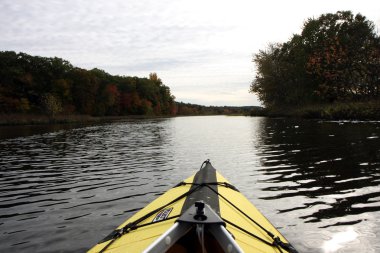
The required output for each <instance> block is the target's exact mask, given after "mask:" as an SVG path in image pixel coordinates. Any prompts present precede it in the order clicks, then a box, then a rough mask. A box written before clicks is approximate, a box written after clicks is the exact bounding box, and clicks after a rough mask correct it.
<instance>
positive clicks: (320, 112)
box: [251, 101, 380, 121]
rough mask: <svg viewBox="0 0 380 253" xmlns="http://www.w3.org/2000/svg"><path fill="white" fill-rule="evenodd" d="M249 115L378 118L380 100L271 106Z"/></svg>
mask: <svg viewBox="0 0 380 253" xmlns="http://www.w3.org/2000/svg"><path fill="white" fill-rule="evenodd" d="M251 116H262V117H288V118H303V119H320V120H360V121H373V120H376V121H378V120H380V101H368V102H347V103H342V102H341V103H334V104H315V105H305V106H298V107H295V106H283V107H272V108H269V109H265V108H264V109H262V110H257V111H252V112H251Z"/></svg>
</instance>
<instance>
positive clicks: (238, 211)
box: [89, 161, 296, 253]
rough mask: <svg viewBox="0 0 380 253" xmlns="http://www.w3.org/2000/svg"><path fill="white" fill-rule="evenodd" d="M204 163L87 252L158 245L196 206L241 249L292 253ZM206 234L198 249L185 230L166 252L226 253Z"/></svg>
mask: <svg viewBox="0 0 380 253" xmlns="http://www.w3.org/2000/svg"><path fill="white" fill-rule="evenodd" d="M203 165H204V166H203ZM203 165H202V167H201V169H200V170H199V171H198V172H197V173H196V174H195V175H193V176H191V177H189V178H187V179H186V180H184V181H183V182H181V183H179V184H178V185H176V186H174V187H173V188H171V189H170V190H168V191H167V192H165V193H164V194H163V195H161V196H160V197H158V198H157V199H156V200H154V201H153V202H151V203H150V204H148V205H147V206H146V207H144V208H143V209H141V210H140V211H139V212H137V213H136V214H134V215H133V216H132V217H130V218H129V219H128V220H127V221H125V222H124V223H123V224H121V225H120V226H119V227H118V228H117V229H116V230H115V231H113V232H112V233H111V234H110V235H109V236H107V237H106V238H105V239H103V240H102V241H101V242H99V243H98V244H97V245H95V246H94V247H93V248H92V249H90V250H89V252H90V253H94V252H112V253H119V252H120V253H121V252H143V251H144V250H146V249H147V248H148V247H149V246H150V245H152V244H154V243H157V239H159V240H158V241H160V237H162V235H163V234H165V232H166V233H167V232H168V231H170V229H172V228H173V225H175V224H178V223H179V222H181V219H183V217H184V214H185V213H186V212H187V211H188V210H190V209H191V208H195V205H196V203H200V202H201V203H205V204H206V206H207V208H208V207H209V208H210V209H211V210H212V211H211V212H213V213H215V214H216V216H217V217H219V219H220V220H221V221H222V223H223V226H222V227H223V228H222V229H224V227H225V229H226V230H227V231H228V233H229V234H231V235H232V237H233V238H234V240H235V241H236V243H237V245H238V247H239V248H240V249H241V250H242V251H244V252H296V250H295V249H294V248H293V247H292V246H291V245H290V244H289V243H288V242H287V241H286V239H285V238H284V237H283V236H282V235H281V233H280V232H279V231H277V229H276V228H275V227H274V226H273V225H272V224H271V223H270V222H269V221H268V220H267V219H266V218H265V217H264V215H262V214H261V213H260V212H259V211H258V210H257V209H256V208H255V207H254V205H253V204H252V203H251V202H249V200H248V199H246V198H245V197H244V195H243V194H241V193H240V192H239V191H238V190H237V189H236V188H235V187H234V186H232V185H231V184H230V183H229V182H228V181H227V180H226V179H225V178H224V177H223V176H222V175H221V174H220V173H219V172H217V171H216V170H215V168H214V167H213V166H212V165H211V163H210V162H209V161H206V162H204V164H203ZM198 205H199V204H198ZM194 210H195V209H194ZM211 212H210V211H209V212H208V213H211ZM206 219H207V218H206ZM185 223H186V222H185ZM197 226H198V225H197ZM206 226H207V225H206ZM212 227H213V228H214V227H215V226H213V225H212ZM209 230H210V231H213V230H212V229H209ZM209 230H207V229H206V230H205V231H206V232H205V233H204V234H203V236H204V241H205V242H206V243H205V245H200V244H199V238H197V233H196V232H195V226H193V227H189V229H188V231H186V233H185V234H184V236H182V237H181V238H180V239H179V240H178V241H177V242H171V245H172V246H171V248H170V249H169V250H167V251H166V252H202V251H201V249H202V246H203V247H206V251H205V252H225V251H223V247H221V243H222V242H219V241H218V240H216V238H215V236H214V234H212V233H210V231H209ZM163 240H165V238H163ZM166 240H168V239H166ZM207 249H209V251H207ZM152 252H153V251H152ZM226 252H227V251H226ZM235 252H236V251H235Z"/></svg>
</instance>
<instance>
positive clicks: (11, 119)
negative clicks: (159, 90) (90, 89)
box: [0, 114, 169, 126]
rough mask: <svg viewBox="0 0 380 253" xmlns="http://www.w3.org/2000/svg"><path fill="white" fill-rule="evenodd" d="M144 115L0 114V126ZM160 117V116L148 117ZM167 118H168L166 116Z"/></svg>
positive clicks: (106, 120)
mask: <svg viewBox="0 0 380 253" xmlns="http://www.w3.org/2000/svg"><path fill="white" fill-rule="evenodd" d="M146 117H148V116H144V115H128V116H103V117H95V116H90V115H56V116H54V118H51V117H48V116H47V115H43V114H0V126H16V125H50V124H81V123H96V122H109V121H114V120H122V119H131V118H133V119H137V118H146ZM151 117H161V116H149V118H151ZM166 117H169V116H166Z"/></svg>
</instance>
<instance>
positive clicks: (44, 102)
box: [0, 51, 176, 117]
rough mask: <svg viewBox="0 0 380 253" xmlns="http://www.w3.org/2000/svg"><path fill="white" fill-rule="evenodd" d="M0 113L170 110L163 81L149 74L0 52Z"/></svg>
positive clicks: (170, 99) (170, 100)
mask: <svg viewBox="0 0 380 253" xmlns="http://www.w3.org/2000/svg"><path fill="white" fill-rule="evenodd" d="M0 113H3V114H9V113H24V114H28V113H35V114H48V115H50V116H51V117H54V115H57V114H65V115H70V114H83V115H92V116H115V115H174V114H176V105H175V101H174V96H173V95H172V94H171V93H170V89H169V87H168V86H166V85H164V84H163V83H162V81H161V79H160V78H158V76H157V74H156V73H151V74H150V75H149V78H139V77H128V76H114V75H110V74H108V73H106V72H105V71H103V70H100V69H96V68H95V69H92V70H85V69H81V68H77V67H74V66H73V65H71V64H70V62H68V61H65V60H63V59H60V58H57V57H54V58H46V57H39V56H31V55H28V54H25V53H16V52H12V51H5V52H0Z"/></svg>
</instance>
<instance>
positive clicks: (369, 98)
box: [250, 11, 380, 119]
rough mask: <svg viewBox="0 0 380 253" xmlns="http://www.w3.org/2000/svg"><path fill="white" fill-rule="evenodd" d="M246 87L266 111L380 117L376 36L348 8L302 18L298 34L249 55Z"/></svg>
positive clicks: (378, 40) (371, 27)
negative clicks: (252, 70) (251, 67)
mask: <svg viewBox="0 0 380 253" xmlns="http://www.w3.org/2000/svg"><path fill="white" fill-rule="evenodd" d="M253 62H254V63H255V65H256V68H257V72H256V76H255V78H254V80H253V82H252V84H251V86H250V91H251V92H252V93H255V94H257V95H258V97H259V99H260V101H261V102H262V103H263V104H264V106H265V107H266V110H267V112H268V114H274V115H276V114H280V115H281V114H298V116H308V117H318V118H378V119H379V118H380V38H379V34H378V33H377V32H376V27H375V25H374V23H373V22H371V21H369V20H367V19H366V17H364V16H362V15H361V14H357V15H354V14H353V13H352V12H350V11H338V12H336V13H335V14H332V13H328V14H324V15H321V16H320V17H318V18H309V19H307V20H306V21H305V23H304V25H303V27H302V32H301V34H294V35H292V36H291V38H290V39H289V40H288V41H287V42H285V43H271V44H269V45H268V47H267V48H266V49H265V50H260V51H259V52H258V53H256V54H254V57H253Z"/></svg>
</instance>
